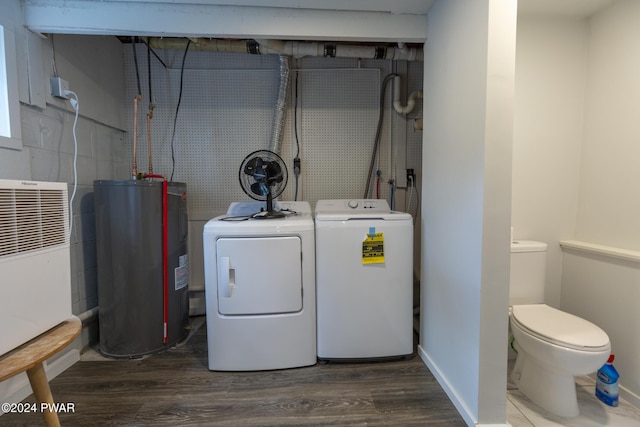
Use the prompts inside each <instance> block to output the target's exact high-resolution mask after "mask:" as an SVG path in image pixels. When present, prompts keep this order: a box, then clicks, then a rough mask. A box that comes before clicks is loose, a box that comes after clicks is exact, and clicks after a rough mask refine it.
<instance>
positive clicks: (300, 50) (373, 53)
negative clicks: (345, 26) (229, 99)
mask: <svg viewBox="0 0 640 427" xmlns="http://www.w3.org/2000/svg"><path fill="white" fill-rule="evenodd" d="M256 42H258V44H259V45H260V53H262V54H265V53H266V54H280V55H289V56H293V57H294V58H301V57H304V56H326V57H331V58H363V59H365V58H369V59H390V60H403V59H404V60H407V61H422V60H423V59H424V54H423V52H422V50H421V49H417V48H408V47H407V46H406V45H404V46H403V47H402V48H400V47H392V46H384V45H380V46H368V45H348V44H339V43H327V42H299V41H283V40H260V39H259V40H256Z"/></svg>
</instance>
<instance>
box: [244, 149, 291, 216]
mask: <svg viewBox="0 0 640 427" xmlns="http://www.w3.org/2000/svg"><path fill="white" fill-rule="evenodd" d="M238 175H239V178H240V186H241V187H242V190H243V191H244V192H245V193H247V195H248V196H249V197H251V198H252V199H254V200H260V201H266V202H267V206H266V210H265V211H264V213H261V214H260V215H255V216H254V218H263V219H271V218H282V217H284V216H285V213H284V212H280V211H276V210H274V209H273V199H274V198H276V197H278V196H279V195H280V194H282V192H283V191H284V189H285V187H286V186H287V179H288V172H287V166H286V164H285V163H284V160H282V158H281V157H280V156H278V155H277V154H276V153H274V152H273V151H269V150H258V151H254V152H253V153H251V154H249V155H248V156H247V157H245V159H244V160H243V161H242V164H241V165H240V171H239V173H238Z"/></svg>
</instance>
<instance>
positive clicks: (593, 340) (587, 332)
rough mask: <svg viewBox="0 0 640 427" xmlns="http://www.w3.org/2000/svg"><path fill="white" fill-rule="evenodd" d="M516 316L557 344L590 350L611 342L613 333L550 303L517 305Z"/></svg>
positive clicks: (514, 313) (514, 312)
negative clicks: (549, 304) (607, 332)
mask: <svg viewBox="0 0 640 427" xmlns="http://www.w3.org/2000/svg"><path fill="white" fill-rule="evenodd" d="M512 316H513V319H514V320H515V321H516V322H518V324H520V325H521V326H522V327H524V328H525V329H527V330H529V331H530V332H531V333H532V334H533V335H535V336H537V337H539V338H541V339H543V340H545V341H549V342H551V343H553V344H558V345H561V346H564V347H570V348H574V349H578V350H586V351H597V350H601V349H602V348H604V347H607V346H608V345H609V337H608V336H607V334H606V333H605V332H604V331H603V330H602V329H600V328H599V327H598V326H596V325H594V324H593V323H591V322H589V321H587V320H585V319H582V318H580V317H578V316H574V315H573V314H569V313H565V312H564V311H560V310H556V309H555V308H553V307H549V306H548V305H546V304H529V305H514V306H513V311H512Z"/></svg>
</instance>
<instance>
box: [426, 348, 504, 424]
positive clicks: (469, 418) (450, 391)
mask: <svg viewBox="0 0 640 427" xmlns="http://www.w3.org/2000/svg"><path fill="white" fill-rule="evenodd" d="M418 355H419V356H420V359H422V362H423V363H424V364H425V365H426V366H427V368H429V370H430V371H431V373H432V374H433V376H434V377H435V378H436V380H438V383H439V384H440V387H442V388H443V390H444V392H445V393H446V394H447V396H448V397H449V399H450V400H451V402H452V403H453V406H455V407H456V409H457V410H458V412H459V413H460V416H461V417H462V419H463V420H464V421H465V422H466V423H467V425H468V426H477V427H511V425H510V424H509V423H507V422H506V420H505V423H504V424H482V423H478V421H477V420H476V419H475V417H474V416H473V415H472V413H471V411H470V410H469V408H467V406H466V405H465V404H464V402H462V400H461V399H460V398H459V396H458V394H457V393H456V391H455V390H454V388H453V387H452V386H451V384H449V382H448V381H447V379H446V377H445V376H444V375H443V374H442V372H441V371H440V369H438V366H437V365H436V364H435V363H434V361H433V360H432V359H431V358H430V357H429V354H427V352H426V351H424V348H422V347H421V346H418ZM505 416H506V415H505Z"/></svg>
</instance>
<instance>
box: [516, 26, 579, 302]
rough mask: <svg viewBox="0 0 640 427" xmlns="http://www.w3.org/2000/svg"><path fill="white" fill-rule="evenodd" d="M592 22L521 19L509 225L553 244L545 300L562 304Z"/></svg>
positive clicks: (572, 227)
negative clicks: (564, 244)
mask: <svg viewBox="0 0 640 427" xmlns="http://www.w3.org/2000/svg"><path fill="white" fill-rule="evenodd" d="M587 30H588V27H587V22H586V20H584V19H577V18H549V17H532V16H519V17H518V35H517V46H516V103H515V117H514V137H513V195H512V211H511V224H512V225H513V227H514V237H515V238H516V239H526V240H539V241H543V242H546V243H547V245H548V252H547V272H546V289H545V302H546V303H547V304H550V305H552V306H555V307H560V282H561V275H562V252H561V250H560V246H559V244H558V242H559V241H560V240H563V239H571V238H573V236H574V233H575V221H576V215H577V206H578V180H579V177H580V150H581V146H582V128H583V124H584V118H583V116H584V98H585V95H584V88H585V85H586V69H585V66H586V62H587Z"/></svg>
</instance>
